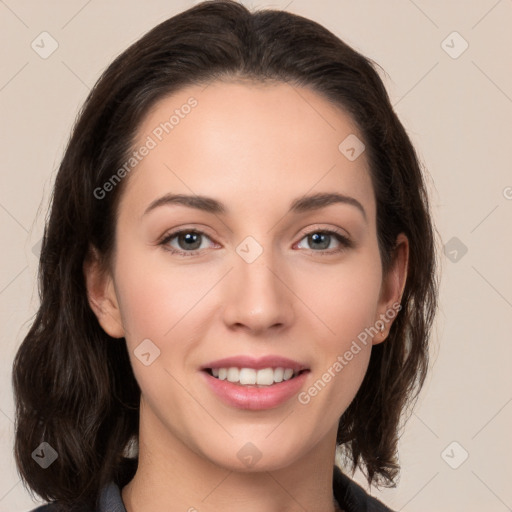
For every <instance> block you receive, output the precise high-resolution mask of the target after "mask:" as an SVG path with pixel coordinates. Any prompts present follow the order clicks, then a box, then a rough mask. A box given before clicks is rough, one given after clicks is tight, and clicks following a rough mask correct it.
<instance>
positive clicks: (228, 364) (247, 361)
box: [201, 355, 308, 372]
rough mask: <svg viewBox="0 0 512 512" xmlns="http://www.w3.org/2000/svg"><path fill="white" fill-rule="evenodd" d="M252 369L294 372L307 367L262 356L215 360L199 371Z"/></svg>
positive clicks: (284, 358) (281, 359)
mask: <svg viewBox="0 0 512 512" xmlns="http://www.w3.org/2000/svg"><path fill="white" fill-rule="evenodd" d="M233 367H234V368H254V369H255V370H262V369H263V368H291V369H292V370H293V371H295V372H300V371H301V370H307V369H308V367H307V366H306V365H304V364H302V363H299V362H298V361H293V360H292V359H288V358H287V357H281V356H273V355H268V356H263V357H258V358H254V357H251V356H233V357H226V358H224V359H216V360H215V361H212V362H210V363H206V364H205V365H203V366H202V367H201V370H208V369H212V368H233Z"/></svg>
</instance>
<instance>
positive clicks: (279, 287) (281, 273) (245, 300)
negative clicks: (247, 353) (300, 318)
mask: <svg viewBox="0 0 512 512" xmlns="http://www.w3.org/2000/svg"><path fill="white" fill-rule="evenodd" d="M235 256H236V258H235V260H234V268H233V269H232V270H231V272H230V273H229V276H228V282H227V283H226V288H225V294H226V295H225V297H224V299H225V301H224V304H225V305H224V308H223V320H224V323H225V325H226V326H227V327H228V328H229V329H231V330H233V329H238V330H242V331H243V330H245V331H247V332H249V333H251V334H260V335H261V334H264V333H266V332H267V331H282V330H285V329H286V328H287V327H289V326H290V325H292V323H293V320H294V307H293V298H294V295H293V293H292V291H291V290H290V288H289V286H290V285H289V284H288V282H287V281H289V279H287V278H286V276H287V274H289V273H288V272H286V271H285V269H284V268H283V266H282V265H281V266H279V265H278V264H277V262H276V261H274V258H273V256H272V253H271V251H270V250H264V251H263V253H262V254H261V255H260V256H259V257H258V258H257V259H256V260H255V261H253V262H252V263H248V262H246V261H244V260H243V259H242V258H239V257H238V255H235Z"/></svg>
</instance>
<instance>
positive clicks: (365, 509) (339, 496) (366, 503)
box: [333, 466, 393, 512]
mask: <svg viewBox="0 0 512 512" xmlns="http://www.w3.org/2000/svg"><path fill="white" fill-rule="evenodd" d="M333 489H334V496H335V498H336V500H337V501H338V503H339V505H340V506H341V507H342V508H343V510H344V511H345V512H393V511H392V510H391V509H390V508H388V507H386V505H384V503H382V502H381V501H379V500H378V499H377V498H374V497H373V496H371V495H369V494H368V493H367V492H366V491H365V490H364V489H363V488H362V487H361V486H360V485H359V484H357V483H356V482H354V481H353V480H352V479H350V478H349V477H348V476H347V475H345V474H343V473H342V471H341V470H340V468H338V466H334V477H333Z"/></svg>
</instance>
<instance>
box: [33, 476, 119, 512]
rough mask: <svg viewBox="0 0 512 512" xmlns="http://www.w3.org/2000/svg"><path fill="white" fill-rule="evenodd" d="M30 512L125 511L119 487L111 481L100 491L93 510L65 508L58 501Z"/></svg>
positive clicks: (76, 505) (77, 507) (83, 506)
mask: <svg viewBox="0 0 512 512" xmlns="http://www.w3.org/2000/svg"><path fill="white" fill-rule="evenodd" d="M30 512H126V509H125V507H124V504H123V500H122V498H121V490H120V488H119V486H118V485H117V484H116V483H115V482H113V481H111V482H109V483H108V484H107V485H105V486H104V487H103V488H102V489H101V491H100V495H99V500H98V501H97V505H96V507H95V509H94V510H92V509H91V508H90V507H87V506H85V505H78V504H75V505H73V506H65V505H63V504H62V503H60V502H59V501H54V502H51V503H47V504H45V505H40V506H39V507H37V508H34V509H32V510H30Z"/></svg>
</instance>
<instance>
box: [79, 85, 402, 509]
mask: <svg viewBox="0 0 512 512" xmlns="http://www.w3.org/2000/svg"><path fill="white" fill-rule="evenodd" d="M190 97H194V98H195V99H196V100H197V106H196V107H195V108H193V109H192V110H191V111H190V113H189V114H187V115H186V116H184V117H183V118H182V119H181V118H180V122H179V124H177V125H176V126H174V128H173V130H172V131H171V132H170V133H169V134H165V133H164V136H163V137H162V140H161V141H160V142H158V144H157V146H156V147H155V148H153V149H151V151H149V154H148V155H147V156H145V157H144V158H143V159H142V161H141V162H140V163H138V164H137V166H136V168H135V169H134V170H133V171H132V172H131V173H130V175H129V176H128V177H126V178H124V179H126V180H128V181H127V183H126V189H125V190H124V192H123V195H122V197H121V201H120V204H119V210H118V214H119V215H118V221H117V226H116V250H115V253H114V258H113V261H112V262H111V267H110V268H111V271H109V272H101V270H100V265H99V263H98V262H97V261H96V260H94V258H93V259H92V260H91V261H90V262H89V263H87V264H86V265H85V268H84V271H85V275H86V280H87V288H88V293H89V300H90V303H91V307H92V308H93V310H94V311H95V313H96V315H97V317H98V320H99V322H100V323H101V325H102V327H103V329H104V330H105V331H106V332H107V333H108V334H110V335H111V336H114V337H125V338H126V343H127V346H128V350H129V354H130V357H131V362H132V366H133V369H134V372H135V376H136V378H137V381H138V383H139V386H140V388H141V391H142V397H141V408H140V439H139V445H140V448H139V450H140V452H139V467H138V470H137V473H136V475H135V477H134V479H133V480H132V481H131V482H130V483H129V484H128V485H127V486H126V487H124V488H123V489H122V498H123V501H124V503H125V505H126V508H127V510H128V512H134V511H136V512H146V511H153V510H159V509H162V510H169V511H171V512H172V511H175V510H176V511H178V510H180V511H184V510H194V508H195V509H197V510H201V511H210V510H211V511H214V510H217V511H218V510H224V511H226V512H230V511H234V510H240V509H243V510H245V511H246V512H253V511H260V512H261V511H266V512H269V511H270V512H272V511H275V512H277V511H283V510H286V511H295V510H297V511H298V510H304V509H305V510H308V511H310V512H313V511H328V510H331V511H332V510H335V504H334V503H333V496H332V470H333V464H334V456H335V439H336V429H337V425H338V421H339V418H340V416H341V415H342V413H343V412H344V411H345V409H346V408H347V407H348V405H349V404H350V402H351V400H352V399H353V398H354V396H355V394H356V392H357V390H358V388H359V387H360V385H361V382H362V379H363V377H364V374H365V372H366V369H367V366H368V361H369V357H370V353H371V345H372V340H370V342H369V343H368V344H367V345H366V346H364V345H361V350H360V352H358V353H357V355H355V356H354V357H353V359H352V360H351V361H350V362H349V363H348V364H347V365H346V366H344V367H343V369H342V371H340V372H338V373H336V376H335V377H334V378H332V379H331V380H330V382H329V383H328V384H327V385H326V386H325V388H324V389H322V390H321V391H320V392H319V393H318V394H317V395H316V396H315V397H313V398H312V399H311V401H310V402H309V403H308V404H307V405H303V404H301V403H299V402H298V400H297V397H296V396H294V397H293V398H291V399H290V400H289V401H287V402H286V403H284V404H283V405H281V406H279V407H276V408H273V409H268V410H264V411H247V410H241V409H236V408H234V407H230V406H227V405H225V404H224V403H223V402H221V401H220V400H219V399H218V398H217V396H216V395H215V394H214V393H212V391H211V390H210V389H209V388H208V386H206V385H205V382H204V379H203V375H202V374H201V371H200V367H201V366H202V365H204V364H206V363H207V362H209V361H213V360H215V359H218V358H223V357H229V356H233V355H250V356H254V357H260V356H263V355H268V354H273V355H280V356H284V357H288V358H291V359H294V360H297V361H300V362H302V363H304V364H306V365H307V366H308V367H309V369H310V373H309V374H308V375H307V379H306V382H305V384H304V388H303V390H307V389H308V388H309V387H310V386H311V385H312V384H313V383H314V382H315V381H317V380H318V379H319V378H321V376H322V374H324V373H325V372H326V371H327V369H328V368H329V367H332V365H333V364H334V363H335V361H336V360H337V357H338V355H342V354H344V353H345V352H346V351H347V350H348V349H349V348H350V346H351V343H352V342H353V340H355V339H357V336H358V334H359V333H361V332H362V331H364V329H365V328H368V327H370V326H374V325H375V322H376V321H377V320H378V319H379V315H380V314H383V313H385V311H387V310H389V309H390V307H391V304H393V303H394V302H396V301H398V302H399V300H400V297H401V294H402V292H403V287H404V284H405V276H406V272H407V254H408V245H407V239H406V238H405V236H403V235H400V236H399V238H398V249H397V251H396V257H395V260H394V265H393V267H392V269H391V271H390V272H389V273H388V275H386V276H383V275H382V270H381V261H380V255H379V250H378V245H377V234H376V204H375V198H374V192H373V188H372V183H371V180H370V175H369V172H368V168H367V161H366V158H365V153H363V154H362V155H361V156H360V157H359V158H357V159H356V160H355V161H349V160H348V159H347V158H346V157H345V156H344V155H343V154H342V153H341V152H340V150H339V149H338V146H339V144H340V143H341V141H343V140H344V139H345V138H346V137H347V136H348V135H349V134H356V135H357V136H358V137H359V138H360V139H362V136H361V135H360V134H359V133H358V131H357V129H356V128H355V126H354V124H353V123H352V121H351V119H350V117H349V116H348V115H347V114H346V113H344V112H342V111H341V110H340V109H338V108H335V107H334V106H333V105H332V104H330V103H329V102H327V101H326V100H325V99H324V98H323V97H321V96H319V95H318V94H317V93H315V92H314V91H311V90H309V89H306V88H296V87H294V88H292V87H291V86H290V85H287V84H282V83H273V84H267V85H262V84H254V83H250V82H247V83H243V82H237V83H235V82H214V83H212V84H210V85H208V86H207V87H204V86H203V87H199V86H192V87H187V88H186V89H183V90H182V91H180V92H179V93H176V94H173V95H172V96H170V97H167V98H164V99H163V100H161V101H160V102H158V104H157V105H156V106H155V108H153V109H152V111H151V112H150V113H149V114H148V115H147V116H146V118H145V120H144V122H143V123H142V124H141V126H140V127H139V131H138V137H137V141H136V143H135V144H134V146H135V147H137V148H138V147H140V146H141V145H143V144H144V142H145V141H146V140H147V137H148V135H149V136H152V137H153V138H155V137H154V135H152V133H153V131H154V130H155V128H156V127H157V126H159V125H160V123H161V122H164V121H165V120H168V119H169V117H170V115H171V114H172V112H173V111H174V110H175V109H177V108H178V109H179V108H180V107H181V106H182V105H183V104H185V103H186V102H187V100H188V99H189V98H190ZM318 192H338V193H341V194H344V195H347V196H350V197H352V198H355V199H357V201H359V202H360V203H361V205H362V206H363V207H364V210H365V212H366V218H365V217H364V216H363V214H362V213H361V212H360V210H359V209H358V208H356V207H354V206H353V205H350V204H341V203H338V204H332V205H329V206H327V207H324V208H321V209H318V210H313V211H308V212H303V213H298V214H297V213H288V210H289V207H290V204H291V202H292V201H293V200H295V199H297V198H300V197H302V196H304V195H305V194H308V195H309V194H314V193H318ZM167 193H175V194H191V195H194V194H197V195H201V196H209V197H212V198H215V199H216V200H218V201H221V202H222V203H224V204H225V206H226V208H227V210H228V212H227V213H226V214H213V213H208V212H204V211H199V210H196V209H193V208H190V207H187V206H183V205H176V204H175V205H165V206H160V207H158V208H155V209H154V210H152V211H150V212H149V213H147V214H145V215H144V211H145V209H146V208H147V207H148V205H149V204H150V203H151V202H152V201H154V200H155V199H157V198H159V197H161V196H163V195H164V194H167ZM177 228H180V229H187V228H189V229H191V228H194V229H196V230H200V231H202V232H204V233H205V236H203V237H202V242H201V245H200V249H199V250H198V252H197V251H196V254H195V255H192V256H190V255H186V256H183V257H182V256H180V255H178V254H173V253H171V252H170V251H169V250H166V248H165V247H167V248H169V247H173V248H175V249H176V250H181V251H183V252H185V251H186V250H187V249H186V247H187V246H186V242H183V240H182V242H181V245H180V244H179V239H178V238H177V237H175V238H174V239H172V240H171V241H169V242H167V245H166V246H164V245H160V244H159V242H160V241H161V240H162V239H163V238H164V236H165V235H166V234H168V233H170V232H171V230H174V229H177ZM332 229H337V230H339V232H340V233H342V234H343V235H344V236H346V237H347V238H349V239H350V240H351V241H352V243H353V246H352V247H344V246H343V244H342V243H341V242H338V241H337V239H336V238H335V237H334V236H331V241H330V242H328V241H327V242H326V245H325V246H322V247H320V248H318V242H317V245H315V242H311V240H310V239H308V237H307V234H310V233H315V232H320V233H321V232H322V230H332ZM247 236H251V237H253V238H254V239H255V240H256V241H257V242H258V244H259V245H260V246H261V248H262V249H263V252H262V254H261V255H260V256H259V257H258V258H257V259H256V260H255V261H253V262H252V263H248V262H246V261H245V260H244V259H243V258H241V257H240V255H239V254H238V253H237V252H236V249H237V247H238V246H239V244H240V243H241V242H242V241H243V240H244V239H245V238H246V237H247ZM308 240H309V241H308ZM189 243H190V242H189ZM327 244H329V245H327ZM324 247H327V249H325V248H324ZM338 249H339V250H338ZM322 250H325V251H328V252H329V251H330V254H320V252H321V251H322ZM337 250H338V251H337ZM390 326H391V321H390V322H388V323H386V329H385V331H384V333H383V334H378V335H376V336H375V337H374V338H373V344H375V343H381V342H383V341H384V340H385V338H386V336H387V332H389V328H390ZM144 339H150V340H151V341H152V342H153V343H154V344H155V345H156V346H157V347H158V348H159V350H160V356H159V357H158V358H156V359H155V360H154V362H153V363H152V364H151V365H149V366H145V365H144V364H142V363H141V362H140V360H139V359H138V358H137V357H136V356H135V354H134V350H135V349H136V348H137V346H138V345H139V344H140V343H141V342H142V340H144ZM248 442H251V443H252V444H253V445H254V446H256V447H257V449H258V451H259V452H260V453H261V458H260V460H259V461H258V462H257V463H256V464H255V465H253V466H251V467H247V466H245V465H244V464H243V463H242V462H241V460H240V459H239V458H238V456H237V453H238V451H239V450H240V449H241V448H242V447H243V446H244V445H246V443H248Z"/></svg>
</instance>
